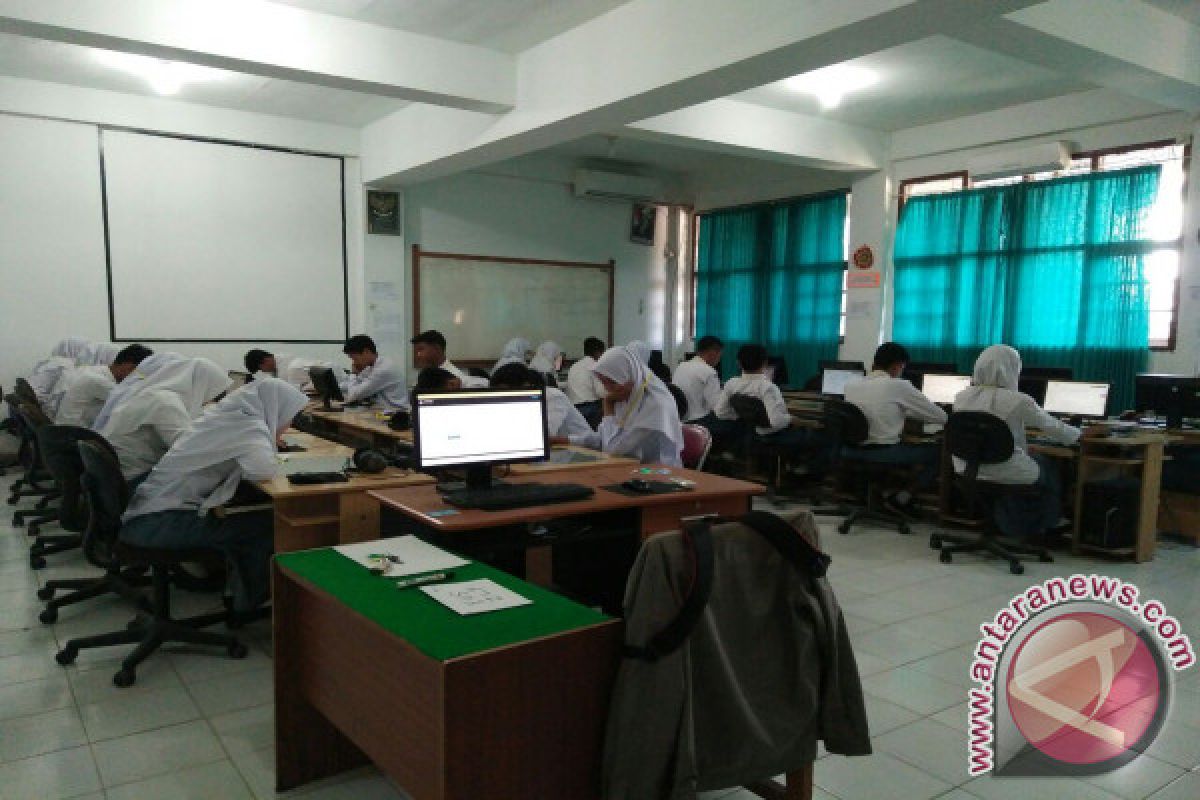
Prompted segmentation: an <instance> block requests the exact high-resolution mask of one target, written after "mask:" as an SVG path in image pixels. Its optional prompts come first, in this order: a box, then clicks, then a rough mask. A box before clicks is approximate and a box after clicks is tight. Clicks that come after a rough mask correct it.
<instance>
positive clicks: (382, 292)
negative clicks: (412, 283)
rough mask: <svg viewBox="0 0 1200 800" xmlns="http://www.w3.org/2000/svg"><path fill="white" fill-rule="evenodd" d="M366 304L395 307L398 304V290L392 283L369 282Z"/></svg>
mask: <svg viewBox="0 0 1200 800" xmlns="http://www.w3.org/2000/svg"><path fill="white" fill-rule="evenodd" d="M367 302H368V303H371V304H378V305H397V304H399V303H400V289H399V287H398V286H396V284H395V283H394V282H392V281H371V282H369V283H368V284H367Z"/></svg>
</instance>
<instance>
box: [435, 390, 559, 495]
mask: <svg viewBox="0 0 1200 800" xmlns="http://www.w3.org/2000/svg"><path fill="white" fill-rule="evenodd" d="M413 451H414V453H415V455H416V460H417V467H418V469H429V468H438V467H464V468H466V471H467V487H468V488H471V489H480V488H486V487H488V486H491V484H492V467H493V466H496V465H497V464H517V463H522V462H531V461H544V460H546V459H548V458H550V436H549V434H548V433H547V430H546V392H545V390H544V389H466V390H459V391H418V392H415V393H414V395H413Z"/></svg>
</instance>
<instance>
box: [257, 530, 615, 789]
mask: <svg viewBox="0 0 1200 800" xmlns="http://www.w3.org/2000/svg"><path fill="white" fill-rule="evenodd" d="M330 556H332V557H336V558H342V557H341V556H340V555H338V554H336V553H331V552H330V551H327V550H316V551H310V552H307V553H292V554H288V555H285V556H282V557H280V558H277V559H276V560H275V563H274V567H273V592H274V594H273V597H274V647H275V657H274V664H275V667H274V669H275V759H276V767H275V774H276V778H275V780H276V789H277V790H278V791H285V790H287V789H291V788H293V787H296V786H300V785H302V784H304V783H308V782H310V781H314V780H318V779H320V778H324V777H327V776H330V775H334V774H337V773H339V772H343V771H345V770H348V769H351V768H354V767H357V766H360V765H362V764H365V763H367V762H368V761H372V762H374V763H375V764H376V766H378V767H379V769H380V770H382V771H383V772H384V773H385V774H386V775H387V776H388V777H390V778H391V779H392V780H394V781H396V783H397V784H399V785H400V786H401V787H402V788H403V789H404V790H405V791H406V792H408V793H409V794H410V795H411V796H412V797H414V798H415V799H416V800H480V798H497V800H499V799H500V798H547V799H548V800H549V798H555V799H556V800H558V799H560V798H561V800H594V799H595V798H599V796H600V758H601V752H602V749H603V742H604V726H605V723H606V720H607V717H608V701H609V692H610V691H611V687H612V682H613V679H614V677H615V674H616V668H617V664H618V662H619V661H620V648H621V625H620V622H618V621H617V620H614V619H610V618H606V617H604V616H603V615H601V614H598V613H596V612H591V611H590V610H589V609H585V608H582V607H579V606H576V605H575V604H574V603H571V601H569V600H566V599H565V598H561V597H557V596H552V595H551V593H549V592H546V591H545V590H542V589H537V588H536V587H533V586H529V585H528V584H525V583H523V582H521V581H520V580H518V579H517V578H513V577H511V576H506V575H501V574H498V573H497V571H495V570H491V569H490V568H487V567H484V566H483V565H476V564H472V565H469V566H468V567H466V568H463V573H464V576H465V577H485V576H486V577H491V578H492V579H494V580H496V581H497V582H500V583H502V584H504V585H506V586H508V587H509V588H512V589H513V590H514V591H517V592H518V593H519V594H521V595H523V596H525V597H527V598H529V599H531V600H533V604H532V605H530V606H523V607H521V608H518V609H507V610H504V611H496V612H492V614H487V615H480V616H481V617H494V619H493V620H481V619H480V618H479V617H476V618H471V617H459V616H458V615H456V614H454V612H452V611H449V610H448V609H444V608H443V607H441V606H440V605H438V604H436V603H435V602H434V601H433V600H428V598H426V597H425V596H424V595H423V594H422V593H420V592H419V591H418V590H407V591H403V592H402V591H397V590H396V589H394V588H391V587H384V586H382V582H383V581H385V580H386V579H382V578H380V579H377V580H379V581H380V582H381V583H380V585H378V586H376V585H370V584H365V583H349V582H350V581H354V580H356V579H355V578H354V576H348V577H347V576H338V575H336V574H332V573H331V572H330V566H331V565H328V564H326V565H325V569H324V572H323V573H318V572H314V569H313V565H312V562H313V559H314V558H322V557H324V558H326V559H327V558H328V557H330ZM306 564H307V565H308V568H307V569H306V568H305V567H306ZM346 565H347V566H346V567H345V569H347V570H349V569H358V568H357V567H355V566H354V565H353V564H352V562H350V561H349V560H348V559H347V560H346ZM332 566H334V567H336V565H332ZM469 570H473V571H474V572H472V574H470V575H467V574H466V573H467V571H469ZM360 572H362V573H363V574H362V577H361V579H359V580H363V581H365V580H368V579H371V578H373V576H369V575H366V574H365V571H361V570H360ZM323 577H324V580H323V579H322V578H323ZM339 584H340V586H341V587H343V588H344V587H345V586H347V585H350V586H351V588H352V589H353V591H351V592H345V593H344V596H345V600H343V599H342V597H340V596H339V593H338V589H339ZM351 595H354V597H351ZM426 601H427V602H426ZM418 603H423V604H424V605H418ZM352 606H353V607H352ZM389 606H391V608H389ZM401 606H403V607H402V608H401ZM539 608H545V609H547V611H546V612H544V613H543V615H542V617H541V618H539V619H536V620H534V623H536V624H534V625H530V618H529V615H530V614H531V613H537V610H538V609H539ZM389 614H390V618H389ZM500 615H510V616H509V617H503V618H502V617H501V616H500ZM520 615H524V616H523V617H522V616H520ZM414 617H419V618H420V621H423V622H425V623H430V625H431V626H432V627H433V628H434V629H435V630H436V631H438V635H439V636H440V637H442V639H443V641H445V640H448V639H450V638H451V637H452V636H453V635H454V634H456V633H457V634H459V636H460V637H461V636H466V635H470V634H469V632H470V631H476V630H478V628H479V625H480V624H482V625H485V626H486V625H491V626H492V628H493V629H495V628H496V627H497V626H496V625H495V623H496V622H497V621H500V620H501V619H503V620H508V619H509V618H511V619H512V620H514V621H513V622H508V621H505V622H504V625H503V626H500V627H502V628H507V629H509V630H514V629H515V626H516V625H517V624H518V623H520V624H522V625H523V630H525V631H526V632H525V633H523V634H519V635H516V636H511V635H510V636H509V637H508V640H507V641H504V642H503V643H499V642H498V641H497V639H496V636H495V635H492V636H490V637H487V636H485V637H481V638H482V639H484V640H487V641H490V642H491V644H484V645H483V647H480V648H476V649H471V650H470V651H469V652H461V648H460V651H459V652H455V653H454V654H451V655H447V652H441V653H433V654H430V652H429V648H428V644H427V643H426V644H425V645H424V647H425V649H420V648H419V647H418V642H416V637H411V639H410V638H406V636H405V635H403V633H404V631H403V630H397V628H398V627H401V628H402V627H403V625H402V623H400V624H398V623H397V618H399V619H400V620H404V619H412V618H414ZM556 620H557V622H556ZM464 629H465V631H464ZM535 629H536V633H531V632H530V631H531V630H535ZM427 638H428V637H427ZM442 649H443V650H447V651H448V648H445V647H443V648H442Z"/></svg>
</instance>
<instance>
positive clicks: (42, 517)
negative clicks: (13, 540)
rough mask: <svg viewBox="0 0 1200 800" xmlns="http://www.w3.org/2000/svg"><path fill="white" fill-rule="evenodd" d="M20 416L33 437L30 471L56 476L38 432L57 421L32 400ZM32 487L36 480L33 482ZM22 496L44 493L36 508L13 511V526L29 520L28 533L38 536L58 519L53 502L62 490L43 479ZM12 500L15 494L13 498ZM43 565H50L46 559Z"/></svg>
mask: <svg viewBox="0 0 1200 800" xmlns="http://www.w3.org/2000/svg"><path fill="white" fill-rule="evenodd" d="M17 420H18V422H19V424H20V425H21V427H22V429H23V430H24V431H26V432H27V434H25V435H28V437H29V448H28V453H29V470H30V471H29V472H28V473H27V474H29V475H32V476H34V478H36V479H37V480H38V481H41V480H46V479H50V480H51V481H52V480H53V478H52V476H51V475H50V473H49V472H48V471H47V470H46V464H45V462H44V461H43V459H42V449H41V447H40V446H39V444H38V439H37V433H38V431H39V430H41V429H42V428H45V427H49V426H50V425H52V424H53V423H52V422H51V421H50V418H49V417H47V416H46V415H45V413H43V411H42V409H41V407H39V406H36V405H31V404H29V403H21V404H20V405H19V406H18V407H17ZM30 485H31V487H33V483H32V482H31V484H30ZM20 494H21V496H25V497H31V496H40V497H41V499H40V500H38V503H37V505H35V506H34V507H33V508H27V509H22V510H20V511H16V512H14V513H13V527H16V528H19V527H21V526H22V525H25V524H26V523H27V522H28V523H29V530H28V533H29V535H30V536H37V535H38V534H39V533H40V531H41V526H42V525H43V524H45V523H47V522H54V521H55V520H57V519H58V509H57V508H51V507H50V503H52V502H53V501H55V500H57V499H58V498H59V496H60V495H59V490H58V487H57V486H54V485H53V484H51V485H47V486H42V485H41V484H40V483H39V484H38V485H37V486H36V488H30V489H28V490H22V491H21V493H20ZM10 500H11V498H10ZM30 566H31V567H33V568H34V569H39V567H38V565H37V564H35V563H34V559H33V557H32V556H31V558H30ZM41 566H43V567H44V566H46V564H45V561H43V562H42V563H41Z"/></svg>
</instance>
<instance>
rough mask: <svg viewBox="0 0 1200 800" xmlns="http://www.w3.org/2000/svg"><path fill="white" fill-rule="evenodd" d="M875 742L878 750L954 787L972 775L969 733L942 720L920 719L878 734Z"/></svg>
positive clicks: (873, 742) (873, 743)
mask: <svg viewBox="0 0 1200 800" xmlns="http://www.w3.org/2000/svg"><path fill="white" fill-rule="evenodd" d="M872 745H873V746H874V748H875V750H877V751H882V752H885V753H890V754H891V755H893V756H895V757H896V758H898V759H900V760H901V761H904V762H905V763H908V764H911V765H913V766H914V767H917V768H918V769H922V770H924V771H925V772H928V773H929V774H930V775H933V776H934V777H935V778H940V779H941V780H943V781H945V782H946V783H948V784H950V785H951V786H957V785H958V784H961V783H965V782H966V781H968V780H970V778H971V775H970V773H969V772H968V771H967V737H966V734H965V733H963V732H962V731H959V730H955V729H954V728H950V727H947V726H946V725H943V724H941V723H940V722H934V721H933V720H931V719H928V718H926V719H920V720H917V721H916V722H913V723H911V724H908V725H905V726H903V727H901V728H897V729H896V730H894V731H891V732H889V733H886V734H884V735H882V736H878V737H876V738H875V739H874V740H873V741H872Z"/></svg>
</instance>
